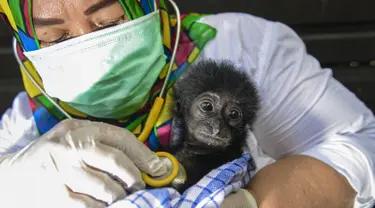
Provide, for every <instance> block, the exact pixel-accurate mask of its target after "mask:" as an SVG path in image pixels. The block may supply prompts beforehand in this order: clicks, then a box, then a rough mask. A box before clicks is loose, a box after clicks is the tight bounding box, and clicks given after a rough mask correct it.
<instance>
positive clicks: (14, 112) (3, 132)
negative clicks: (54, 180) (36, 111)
mask: <svg viewBox="0 0 375 208" xmlns="http://www.w3.org/2000/svg"><path fill="white" fill-rule="evenodd" d="M27 99H28V98H27V94H26V92H21V93H19V94H18V95H17V96H16V97H15V99H14V100H13V105H12V108H10V109H8V110H7V111H6V112H5V113H4V114H3V116H2V117H1V120H0V156H2V155H5V154H10V153H14V152H16V151H18V150H20V149H22V148H23V147H25V146H26V145H28V144H29V143H30V142H31V141H33V140H35V139H36V138H38V131H37V128H36V125H35V122H34V118H33V114H32V112H31V108H30V106H29V103H28V100H27Z"/></svg>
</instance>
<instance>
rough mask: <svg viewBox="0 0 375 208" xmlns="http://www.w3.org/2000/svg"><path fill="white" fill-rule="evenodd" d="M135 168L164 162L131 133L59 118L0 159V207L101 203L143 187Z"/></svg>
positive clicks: (159, 168) (152, 170)
mask: <svg viewBox="0 0 375 208" xmlns="http://www.w3.org/2000/svg"><path fill="white" fill-rule="evenodd" d="M141 171H143V172H145V173H147V174H150V175H151V176H161V175H163V174H165V172H166V171H167V169H166V167H165V164H164V163H163V162H162V161H161V160H160V159H159V158H158V157H157V156H156V155H155V154H154V153H153V152H152V151H150V150H149V149H148V148H147V147H146V146H145V145H144V144H143V143H141V142H140V141H139V140H138V139H137V138H136V137H135V136H134V135H133V134H132V133H131V132H129V131H127V130H125V129H122V128H119V127H115V126H112V125H108V124H104V123H98V122H90V121H82V120H73V119H71V120H65V121H63V122H60V123H59V124H58V125H57V126H56V127H54V128H53V129H52V130H50V131H49V132H47V133H46V134H44V135H43V136H42V137H41V138H39V139H38V140H36V141H35V142H33V143H31V144H30V145H29V146H27V147H26V148H24V149H23V150H21V151H20V152H18V153H16V154H14V155H8V156H5V157H3V158H0V184H1V185H0V193H1V200H0V207H7V208H13V207H14V208H15V207H40V208H47V207H48V208H50V207H62V208H65V207H72V208H73V207H74V208H81V207H82V208H86V207H94V208H97V207H102V208H104V207H106V206H107V205H109V204H111V203H112V202H114V201H116V200H118V199H122V198H124V197H125V196H126V195H127V194H128V193H132V192H134V191H137V190H140V189H143V188H145V184H144V182H143V180H142V177H141Z"/></svg>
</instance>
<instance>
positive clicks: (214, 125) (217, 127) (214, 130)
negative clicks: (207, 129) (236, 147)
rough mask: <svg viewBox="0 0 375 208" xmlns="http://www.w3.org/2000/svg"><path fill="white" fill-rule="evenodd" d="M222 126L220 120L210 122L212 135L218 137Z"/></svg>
mask: <svg viewBox="0 0 375 208" xmlns="http://www.w3.org/2000/svg"><path fill="white" fill-rule="evenodd" d="M223 125H224V122H222V121H221V119H220V120H215V121H213V122H212V124H211V128H212V135H215V136H216V135H218V134H219V133H220V131H221V129H222V128H223Z"/></svg>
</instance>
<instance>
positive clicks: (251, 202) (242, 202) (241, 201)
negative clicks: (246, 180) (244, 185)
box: [220, 189, 258, 208]
mask: <svg viewBox="0 0 375 208" xmlns="http://www.w3.org/2000/svg"><path fill="white" fill-rule="evenodd" d="M220 207H221V208H236V207H239V208H240V207H241V208H242V207H246V208H258V205H257V202H256V200H255V197H254V196H253V194H251V193H250V192H249V191H248V190H245V189H239V190H238V191H237V192H235V193H232V194H230V195H228V196H227V197H225V199H224V201H223V203H222V204H221V205H220Z"/></svg>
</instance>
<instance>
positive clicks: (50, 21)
mask: <svg viewBox="0 0 375 208" xmlns="http://www.w3.org/2000/svg"><path fill="white" fill-rule="evenodd" d="M64 22H65V21H64V20H63V19H57V18H37V17H34V18H33V24H34V26H49V25H58V24H63V23H64Z"/></svg>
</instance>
